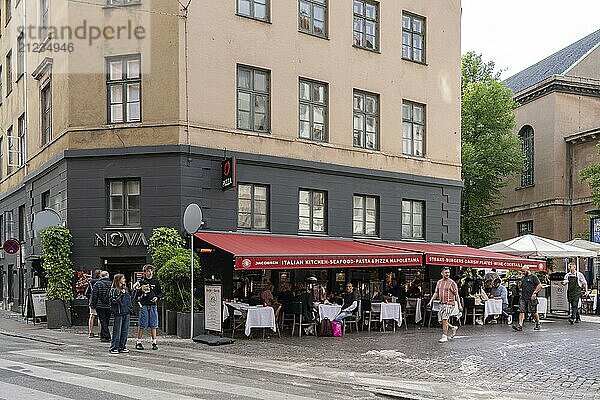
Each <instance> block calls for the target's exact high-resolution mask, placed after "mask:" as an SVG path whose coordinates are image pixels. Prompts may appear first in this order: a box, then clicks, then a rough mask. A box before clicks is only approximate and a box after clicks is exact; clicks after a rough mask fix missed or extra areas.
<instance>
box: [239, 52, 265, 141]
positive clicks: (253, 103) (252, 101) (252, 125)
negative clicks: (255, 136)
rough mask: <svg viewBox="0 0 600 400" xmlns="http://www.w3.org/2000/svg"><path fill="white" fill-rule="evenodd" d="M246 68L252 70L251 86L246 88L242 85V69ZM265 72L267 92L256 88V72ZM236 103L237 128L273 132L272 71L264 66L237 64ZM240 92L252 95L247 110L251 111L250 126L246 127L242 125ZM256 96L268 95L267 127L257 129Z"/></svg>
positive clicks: (247, 130) (248, 130)
mask: <svg viewBox="0 0 600 400" xmlns="http://www.w3.org/2000/svg"><path fill="white" fill-rule="evenodd" d="M241 70H246V71H249V72H250V76H251V82H250V88H249V89H248V88H244V87H242V86H240V71H241ZM256 72H259V73H264V74H266V77H267V79H266V84H267V90H266V92H262V91H258V90H257V89H255V84H254V83H255V73H256ZM235 73H236V77H235V78H236V85H235V87H236V89H235V91H236V96H235V97H236V104H235V119H236V129H238V130H241V131H245V132H256V133H259V134H261V133H266V134H270V133H271V71H270V70H268V69H264V68H258V67H251V66H249V65H244V64H237V67H236V72H235ZM240 93H246V94H249V95H250V103H249V104H250V109H249V110H248V111H247V112H248V113H249V124H250V127H249V128H244V127H241V126H240ZM256 96H266V98H267V104H266V107H265V125H266V129H262V130H260V129H255V117H256ZM242 111H244V112H246V111H245V110H242Z"/></svg>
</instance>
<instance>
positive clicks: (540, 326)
mask: <svg viewBox="0 0 600 400" xmlns="http://www.w3.org/2000/svg"><path fill="white" fill-rule="evenodd" d="M541 329H542V325H540V324H535V328H533V330H534V331H539V330H541Z"/></svg>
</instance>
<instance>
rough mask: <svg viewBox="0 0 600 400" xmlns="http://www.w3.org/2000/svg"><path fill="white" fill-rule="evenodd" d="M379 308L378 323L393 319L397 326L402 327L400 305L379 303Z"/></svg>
mask: <svg viewBox="0 0 600 400" xmlns="http://www.w3.org/2000/svg"><path fill="white" fill-rule="evenodd" d="M373 305H375V304H373ZM380 308H381V311H380V314H379V321H383V320H386V319H393V320H394V321H396V323H397V324H398V326H402V307H401V306H400V303H380Z"/></svg>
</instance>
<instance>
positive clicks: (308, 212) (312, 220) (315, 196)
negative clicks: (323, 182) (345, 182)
mask: <svg viewBox="0 0 600 400" xmlns="http://www.w3.org/2000/svg"><path fill="white" fill-rule="evenodd" d="M298 231H300V232H316V233H326V232H327V194H326V193H325V192H322V191H318V190H307V189H300V196H299V199H298Z"/></svg>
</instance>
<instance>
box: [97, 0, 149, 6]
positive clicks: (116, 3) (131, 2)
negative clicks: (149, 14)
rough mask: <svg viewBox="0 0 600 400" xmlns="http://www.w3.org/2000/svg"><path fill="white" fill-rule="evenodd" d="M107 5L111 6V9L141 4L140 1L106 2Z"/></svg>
mask: <svg viewBox="0 0 600 400" xmlns="http://www.w3.org/2000/svg"><path fill="white" fill-rule="evenodd" d="M106 4H107V5H109V6H112V7H121V6H128V5H134V4H142V1H141V0H108V1H107V3H106Z"/></svg>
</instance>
